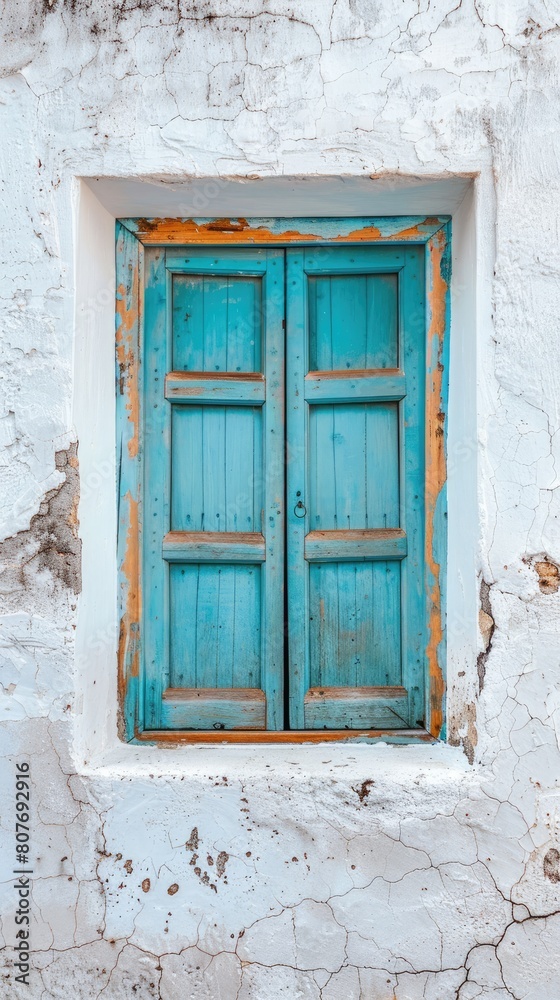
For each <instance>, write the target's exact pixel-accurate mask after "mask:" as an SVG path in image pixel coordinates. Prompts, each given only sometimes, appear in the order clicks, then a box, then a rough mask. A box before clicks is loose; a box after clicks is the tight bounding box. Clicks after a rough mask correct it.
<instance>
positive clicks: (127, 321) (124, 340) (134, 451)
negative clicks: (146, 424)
mask: <svg viewBox="0 0 560 1000" xmlns="http://www.w3.org/2000/svg"><path fill="white" fill-rule="evenodd" d="M137 283H138V269H137V268H135V270H134V273H133V275H132V277H131V288H130V289H127V288H126V287H125V285H122V284H121V285H119V287H118V289H117V316H118V317H119V320H120V323H119V326H118V328H117V363H118V366H119V392H120V394H121V396H122V395H126V397H127V401H126V409H127V410H128V419H129V420H130V422H131V423H132V428H133V430H132V436H131V437H130V438H129V441H128V454H129V456H130V458H136V456H137V455H138V431H139V426H140V423H139V421H140V398H139V393H138V372H137V370H136V365H137V361H136V352H135V345H134V330H135V327H136V323H137V322H138V301H139V298H138V296H137V295H136V294H134V289H136V288H137ZM131 293H132V294H131ZM129 298H131V299H132V305H130V306H129V305H128V301H129ZM135 300H136V301H135Z"/></svg>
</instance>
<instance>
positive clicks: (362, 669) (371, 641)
mask: <svg viewBox="0 0 560 1000" xmlns="http://www.w3.org/2000/svg"><path fill="white" fill-rule="evenodd" d="M376 565H377V564H376V563H364V564H363V565H362V566H361V567H359V569H358V571H357V572H356V620H357V631H358V635H359V648H358V653H357V663H356V686H357V687H362V686H367V685H377V684H380V685H381V684H385V683H387V682H386V681H385V680H384V679H378V677H379V675H378V672H377V670H376V669H375V647H376V632H377V622H376V621H375V615H374V600H375V567H376ZM372 667H373V669H372Z"/></svg>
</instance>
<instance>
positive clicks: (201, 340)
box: [142, 248, 284, 730]
mask: <svg viewBox="0 0 560 1000" xmlns="http://www.w3.org/2000/svg"><path fill="white" fill-rule="evenodd" d="M145 266H146V289H145V312H144V351H143V356H144V378H145V406H144V413H145V419H144V449H145V450H144V509H143V574H142V575H143V595H144V613H143V622H144V626H143V665H144V719H145V728H146V729H148V730H160V729H167V730H168V729H173V730H177V729H190V730H192V729H205V730H212V729H215V730H220V729H226V730H227V729H265V728H268V729H279V728H282V725H283V715H282V711H283V670H284V658H283V657H284V654H283V495H284V494H283V490H284V483H283V477H284V471H283V448H284V445H283V428H282V415H283V405H284V402H283V401H284V341H283V328H282V321H283V316H284V256H283V253H282V251H278V250H252V249H251V250H246V251H244V250H222V249H199V248H196V249H195V250H193V251H192V252H190V251H189V249H188V248H179V249H177V248H174V249H173V250H164V249H162V248H154V249H149V250H146V261H145Z"/></svg>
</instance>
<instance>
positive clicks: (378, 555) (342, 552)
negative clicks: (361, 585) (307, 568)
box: [304, 528, 407, 562]
mask: <svg viewBox="0 0 560 1000" xmlns="http://www.w3.org/2000/svg"><path fill="white" fill-rule="evenodd" d="M304 553H305V558H306V559H307V561H308V562H374V561H380V560H384V559H404V557H405V556H406V553H407V543H406V534H405V532H404V531H403V530H402V528H379V529H377V530H376V529H372V530H371V531H366V530H364V531H310V532H309V534H308V535H306V536H305V549H304Z"/></svg>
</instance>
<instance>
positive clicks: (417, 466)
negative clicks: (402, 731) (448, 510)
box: [399, 247, 426, 725]
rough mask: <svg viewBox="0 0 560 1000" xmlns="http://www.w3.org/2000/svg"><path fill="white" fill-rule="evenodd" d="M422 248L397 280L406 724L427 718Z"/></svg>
mask: <svg viewBox="0 0 560 1000" xmlns="http://www.w3.org/2000/svg"><path fill="white" fill-rule="evenodd" d="M424 253H425V251H424V249H423V248H422V247H407V248H406V249H405V252H404V255H405V267H404V268H403V271H402V272H401V275H400V281H399V297H400V303H399V305H400V323H399V326H400V345H399V350H400V354H401V357H402V362H401V364H402V365H403V367H404V371H405V374H406V384H407V395H406V397H405V399H404V400H403V401H402V403H401V404H400V410H401V414H400V416H401V435H400V448H399V452H400V466H401V483H402V486H401V489H402V503H401V526H402V527H403V528H404V530H405V531H406V535H407V545H408V553H407V557H406V559H405V560H403V564H402V566H401V622H402V630H401V643H402V651H403V663H402V683H403V685H404V687H406V689H407V691H408V692H409V707H410V721H411V724H412V725H416V724H418V722H419V721H422V720H424V718H425V700H424V674H425V669H426V666H425V649H426V614H425V562H424V525H425V502H424V496H425V477H426V464H425V444H424V435H425V418H424V412H425V388H424V385H425V370H426V348H425V340H426V333H425V330H426V308H425V264H424Z"/></svg>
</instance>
